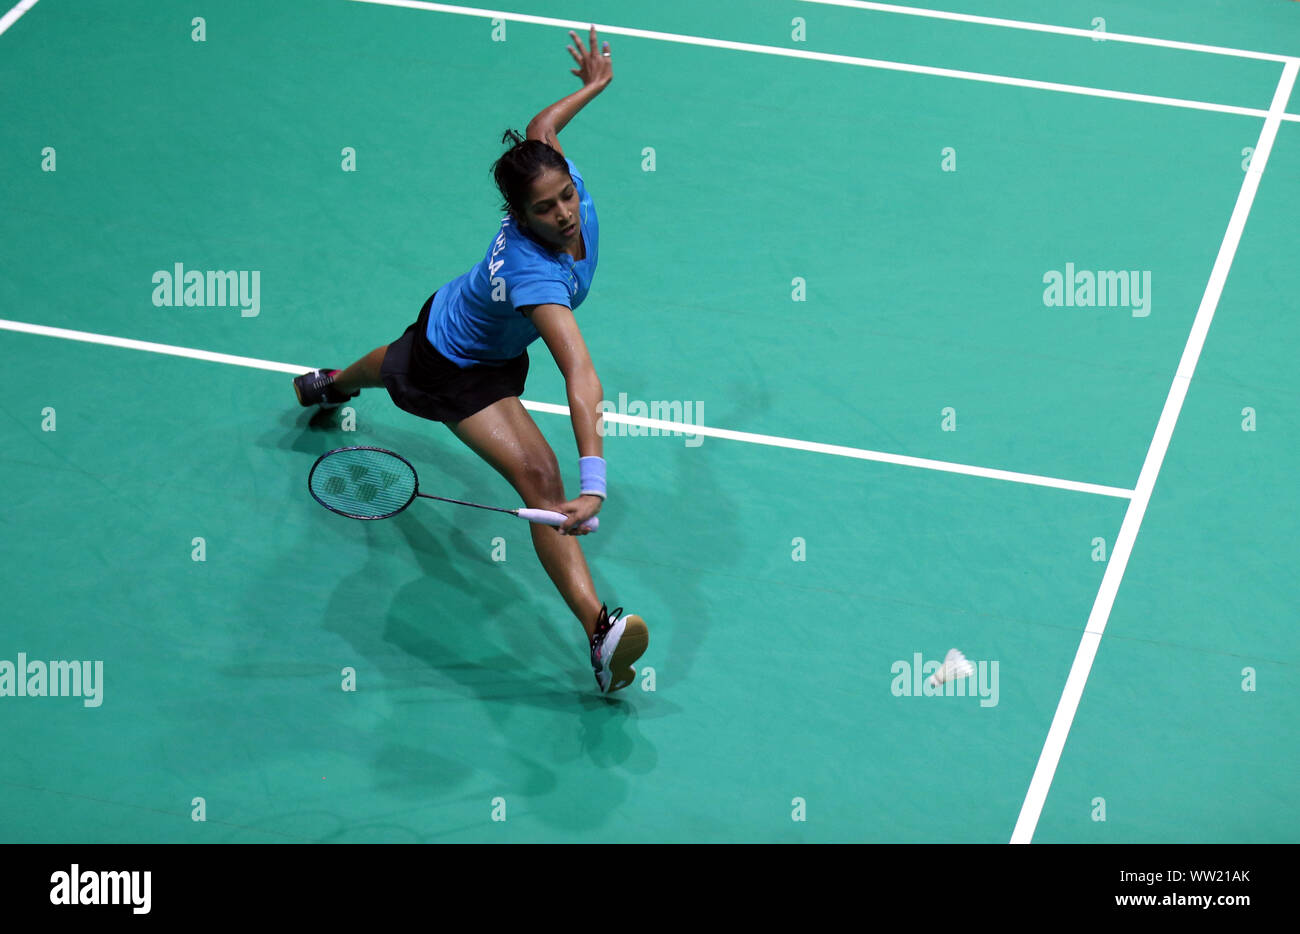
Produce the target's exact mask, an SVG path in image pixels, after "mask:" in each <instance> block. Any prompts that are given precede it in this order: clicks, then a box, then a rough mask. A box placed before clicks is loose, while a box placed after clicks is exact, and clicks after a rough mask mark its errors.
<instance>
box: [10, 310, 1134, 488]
mask: <svg viewBox="0 0 1300 934" xmlns="http://www.w3.org/2000/svg"><path fill="white" fill-rule="evenodd" d="M0 330H4V331H17V332H19V333H22V334H35V335H38V336H40V337H57V338H62V339H63V340H73V341H82V342H85V343H90V344H103V345H106V346H109V347H121V348H124V349H127V350H142V351H145V352H148V353H161V354H168V355H171V356H174V357H188V358H190V359H192V360H206V361H208V362H210V363H225V364H228V365H231V366H245V367H251V368H253V369H258V370H274V371H275V372H278V373H290V374H293V375H294V376H297V375H298V374H299V373H306V372H308V371H310V370H312V369H314V367H310V366H298V365H296V364H292V363H278V362H276V361H274V360H260V359H258V358H256V357H241V356H237V355H235V354H226V353H215V352H213V351H210V350H198V349H195V348H193V347H178V346H176V345H174V344H158V343H154V342H153V341H141V340H134V339H133V338H129V337H113V336H111V335H108V334H94V333H91V332H90V331H74V330H70V329H68V328H55V327H49V326H47V325H44V324H29V323H27V322H25V321H7V320H4V319H0ZM287 394H288V393H287V390H286V397H287ZM521 401H523V405H524V408H527V409H529V410H531V411H534V412H546V413H550V414H553V415H566V416H567V415H569V407H568V406H567V405H556V404H554V403H551V402H530V401H526V400H521ZM605 420H606V421H610V422H622V423H623V424H626V425H638V426H640V427H643V428H654V429H658V430H659V431H661V432H663V431H677V432H682V433H683V434H685V435H705V436H707V437H710V438H724V439H727V440H730V441H744V442H748V443H750V444H763V445H768V446H770V447H780V448H790V449H793V450H797V451H810V452H812V453H815V454H831V455H836V456H839V457H852V458H856V459H858V460H869V461H879V462H881V463H886V464H898V465H900V466H904V467H919V468H922V469H924V470H939V471H943V472H946V473H956V474H965V475H967V476H971V477H985V478H987V479H991V480H1007V481H1011V482H1013V483H1027V484H1031V485H1034V486H1046V487H1053V488H1055V489H1059V490H1071V491H1074V492H1077V493H1094V494H1097V495H1100V496H1115V497H1119V498H1121V499H1128V498H1129V497H1131V496H1132V495H1133V491H1132V490H1125V489H1120V488H1119V487H1112V486H1103V485H1101V484H1098V483H1082V482H1079V481H1077V480H1061V479H1058V478H1056V477H1043V476H1038V475H1036V474H1027V473H1018V472H1016V471H1011V470H997V469H994V468H989V467H974V466H971V465H969V464H955V463H951V462H948V461H938V460H930V459H928V458H924V457H909V456H907V455H904V454H890V453H887V452H885V451H870V450H867V449H865V448H852V447H844V446H843V445H838V444H822V443H820V442H817V441H800V440H797V439H795V438H781V437H777V436H775V435H758V434H753V433H751V432H747V431H731V430H729V429H726V428H711V427H709V426H707V425H692V424H690V423H687V422H670V421H665V420H663V419H658V418H642V417H640V416H637V415H623V414H620V413H617V412H606V413H605Z"/></svg>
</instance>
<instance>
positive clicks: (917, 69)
mask: <svg viewBox="0 0 1300 934" xmlns="http://www.w3.org/2000/svg"><path fill="white" fill-rule="evenodd" d="M353 2H355V3H372V4H375V5H378V6H391V7H403V8H405V9H411V10H425V11H427V12H431V13H451V14H455V15H458V16H477V17H482V18H488V19H504V20H508V21H510V22H518V23H529V24H532V25H536V26H560V27H565V28H568V29H587V28H588V27H589V26H590V25H591V23H590V21H588V20H570V19H557V18H555V17H552V16H534V15H532V14H531V13H509V12H504V11H501V10H487V9H482V8H479V7H467V6H456V5H453V4H448V3H429V2H426V0H353ZM596 28H597V30H598V31H599V32H600V33H601V34H603V35H610V36H629V37H632V38H638V39H653V40H656V41H659V42H675V43H679V44H683V45H698V46H705V47H708V48H714V49H730V50H732V51H737V52H753V53H756V54H760V55H775V56H779V57H782V58H801V59H806V60H809V61H818V62H832V63H836V64H840V65H857V66H859V67H862V68H877V69H881V70H884V71H901V72H908V73H910V74H919V75H933V76H935V77H940V78H959V79H963V80H966V81H980V82H984V83H986V84H1000V85H1007V86H1011V87H1020V88H1032V89H1035V90H1040V91H1057V92H1059V93H1062V94H1081V95H1085V96H1088V97H1103V98H1109V99H1111V100H1121V101H1130V102H1133V103H1143V104H1158V105H1162V106H1165V107H1182V108H1187V109H1190V110H1205V111H1211V112H1214V113H1226V114H1236V115H1238V116H1246V117H1259V118H1266V117H1267V116H1268V111H1266V110H1260V109H1258V108H1255V107H1237V106H1234V105H1231V104H1215V103H1212V102H1210V101H1194V100H1186V99H1184V98H1179V97H1161V96H1158V95H1154V94H1135V93H1132V92H1129V91H1112V90H1108V89H1106V88H1092V87H1085V86H1083V85H1077V84H1061V83H1058V82H1055V81H1035V80H1032V79H1029V78H1012V77H1008V76H1006V75H994V74H987V73H984V72H977V71H961V70H959V69H955V68H937V67H934V66H931V65H912V64H907V63H905V62H891V61H885V60H883V59H875V58H862V57H860V56H855V55H834V54H831V53H829V52H813V51H810V50H807V49H789V48H783V47H781V46H774V45H758V44H755V43H752V42H733V41H731V40H729V39H709V38H705V37H703V36H687V35H683V34H681V33H672V32H656V31H654V30H649V29H634V28H631V27H627V26H610V25H600V24H596ZM1287 119H1294V120H1297V121H1300V115H1296V116H1294V117H1290V116H1289V115H1288V117H1287Z"/></svg>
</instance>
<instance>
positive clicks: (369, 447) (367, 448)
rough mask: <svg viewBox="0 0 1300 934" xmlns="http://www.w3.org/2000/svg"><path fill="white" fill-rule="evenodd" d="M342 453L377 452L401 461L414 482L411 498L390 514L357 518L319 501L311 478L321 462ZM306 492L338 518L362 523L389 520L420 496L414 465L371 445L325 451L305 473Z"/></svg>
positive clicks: (395, 453) (418, 476)
mask: <svg viewBox="0 0 1300 934" xmlns="http://www.w3.org/2000/svg"><path fill="white" fill-rule="evenodd" d="M344 451H378V452H379V453H381V454H387V455H388V456H389V457H395V458H397V459H398V460H399V461H401V462H402V463H403V464H405V465H406V467H407V469H408V470H410V471H411V478H412V479H413V480H414V481H415V486H414V488H413V489H412V490H411V498H410V499H408V500H407V501H406V502H405V503H403V504H402V505H401V506H400V507H399V508H397V509H394V510H393V511H392V512H386V513H384V514H383V515H382V516H358V515H355V514H354V513H350V512H344V511H343V510H342V509H335V508H334V507H333V506H331V505H330V504H329V503H327V502H325V500H323V499H321V498H320V497H319V496H317V495H316V490H315V489H313V488H312V484H311V481H312V477H314V476H315V475H316V468H317V467H319V466H320V465H321V462H322V461H324V460H325V458H327V457H330V456H332V455H334V454H341V453H343V452H344ZM307 492H308V493H310V494H311V498H312V499H314V500H316V502H318V503H320V504H321V505H322V506H324V507H325V508H326V509H328V510H329V511H330V512H332V513H336V514H338V515H340V516H346V517H347V518H349V519H361V520H362V521H369V520H374V519H391V518H392V517H393V516H395V515H397V514H398V513H399V512H401V511H402V510H404V509H406V507H407V506H410V505H411V503H413V502H415V498H416V497H417V496H419V495H420V475H419V473H418V472H416V469H415V465H413V464H412V463H411V462H410V461H408V460H407V459H406V458H405V457H403V456H402V455H400V454H398V453H397V452H396V451H390V450H388V448H381V447H376V446H375V445H373V444H353V445H350V446H348V447H344V448H335V449H334V450H332V451H326V452H325V453H324V454H322V455H321V456H320V457H318V458H316V463H314V464H312V465H311V470H310V471H308V473H307Z"/></svg>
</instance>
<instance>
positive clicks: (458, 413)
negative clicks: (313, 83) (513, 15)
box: [294, 26, 649, 693]
mask: <svg viewBox="0 0 1300 934" xmlns="http://www.w3.org/2000/svg"><path fill="white" fill-rule="evenodd" d="M569 35H570V36H572V37H573V44H574V45H573V46H570V47H569V54H570V55H572V56H573V57H574V59H575V60H576V61H577V63H578V67H577V68H574V69H571V70H572V72H573V74H575V75H577V76H578V77H579V78H580V79H581V80H582V89H581V90H580V91H577V92H575V93H574V94H571V95H569V96H568V97H565V98H563V99H562V100H560V101H557V102H556V103H555V104H552V105H551V106H550V107H548V108H546V109H545V110H543V111H542V112H541V113H539V114H538V115H537V116H535V117H534V118H533V119H532V120H531V121H530V122H529V124H528V128H527V136H526V138H523V137H520V136H519V134H518V133H516V132H514V131H513V130H511V131H508V132H507V133H506V136H505V137H503V142H504V141H505V139H509V140H510V141H511V142H512V143H513V144H514V145H513V146H512V148H511V149H510V150H509V151H507V152H506V153H505V154H504V155H503V156H502V157H501V158H500V159H499V160H498V161H497V162H496V164H495V165H494V167H493V173H494V176H495V178H496V182H497V186H498V188H500V190H501V195H502V197H503V198H504V200H505V203H504V204H503V205H502V208H503V210H505V211H507V215H506V217H504V218H503V219H502V220H501V224H500V227H499V229H498V231H497V233H496V235H495V236H494V237H493V239H492V242H491V244H490V245H489V247H488V250H487V253H486V255H485V256H484V258H483V260H482V261H481V262H480V263H478V264H477V265H475V266H474V268H473V269H471V270H470V271H469V272H467V273H465V274H464V275H462V276H460V277H459V278H456V279H453V280H452V281H451V282H448V283H446V284H445V285H443V286H442V287H441V288H439V289H438V291H437V292H435V293H434V294H433V295H432V296H430V297H429V300H428V301H426V302H425V303H424V307H423V308H421V309H420V314H419V317H418V318H417V319H416V322H415V323H414V324H412V325H411V326H410V327H408V328H407V329H406V332H405V333H404V334H403V335H402V336H401V337H400V338H399V339H398V340H396V341H395V342H393V343H391V344H388V345H385V346H383V347H377V348H376V349H375V350H373V351H371V352H370V353H369V354H367V355H366V356H364V357H362V358H361V359H360V360H358V361H357V362H356V363H353V364H352V365H351V366H349V367H347V368H346V369H344V370H314V371H313V372H311V373H307V374H304V375H303V376H299V377H298V378H296V379H295V380H294V390H295V391H296V392H297V394H298V401H299V402H300V403H302V404H303V405H305V406H311V405H319V406H322V407H326V408H332V407H336V406H338V405H339V404H341V403H342V402H344V401H346V400H347V399H350V398H352V397H353V396H355V395H357V394H358V392H359V391H360V390H361V389H365V388H368V387H378V386H384V387H386V388H387V389H388V393H389V395H390V396H391V397H392V399H393V402H394V403H396V404H397V405H398V406H399V407H400V408H402V409H404V410H405V411H407V412H410V413H412V414H414V415H418V416H420V417H422V418H427V419H431V420H433V421H438V422H443V423H445V424H446V425H447V427H448V428H450V429H451V431H452V432H453V433H454V434H455V435H456V437H458V438H460V440H461V441H463V442H465V444H466V445H468V446H469V447H470V448H471V449H472V450H473V451H475V452H476V453H477V454H478V455H479V456H480V457H482V458H483V459H484V460H485V461H487V462H488V463H489V464H491V465H492V467H493V468H495V469H496V470H497V471H498V472H499V473H500V474H501V475H502V476H503V477H505V478H506V480H507V481H509V483H510V485H511V486H513V487H514V488H515V490H516V492H518V494H519V496H520V497H521V498H522V499H523V501H524V504H525V505H526V506H529V507H532V508H538V509H550V510H553V511H555V512H560V513H563V514H564V515H566V516H568V518H569V522H568V524H567V525H565V526H564V527H563V528H562V529H555V528H552V527H550V526H545V525H537V524H533V523H530V525H529V527H530V529H531V530H532V536H533V547H534V548H535V549H536V551H537V557H538V558H539V559H541V562H542V566H543V567H544V568H545V569H546V573H547V574H548V575H550V578H551V580H552V581H553V582H554V583H555V586H556V588H558V589H559V591H560V594H561V595H562V596H563V597H564V600H565V602H566V603H567V604H568V605H569V609H570V610H572V611H573V613H574V615H575V616H577V618H578V621H579V622H580V623H581V624H582V627H583V629H584V630H585V631H586V633H587V636H588V639H589V641H590V644H591V663H592V668H593V670H594V671H595V675H596V683H597V685H598V686H599V688H600V690H601V691H602V692H605V693H609V692H611V691H616V690H619V689H620V688H624V687H626V686H627V685H628V684H630V683H631V682H632V679H633V677H634V674H635V672H634V671H633V668H632V663H633V662H635V661H636V660H637V659H638V658H640V657H641V654H642V653H643V652H644V651H645V648H646V645H647V644H648V642H649V635H648V632H647V630H646V625H645V622H644V621H643V620H642V619H641V618H640V617H639V616H636V615H627V614H624V613H623V610H622V607H619V608H618V609H616V610H614V611H612V612H610V611H609V610H608V608H607V607H606V605H605V604H604V603H602V602H601V601H600V600H599V599H598V598H597V596H596V588H595V584H594V583H593V582H592V579H591V572H590V570H588V568H587V562H586V559H585V558H584V557H583V554H582V549H581V547H580V546H579V543H578V539H577V536H579V535H585V534H587V532H586V530H585V529H583V528H580V526H581V525H582V523H583V522H585V521H586V520H587V519H589V518H591V517H592V516H594V515H596V513H598V512H599V511H600V507H601V506H602V505H603V504H604V501H605V461H604V457H603V451H604V449H603V444H602V438H601V435H600V432H599V431H598V425H599V423H600V418H601V416H600V401H601V398H602V396H603V390H602V388H601V385H600V380H599V378H598V377H597V376H596V369H595V367H594V366H593V365H592V362H591V357H590V356H589V355H588V353H587V345H586V343H585V342H584V341H583V339H582V333H581V331H580V330H579V329H578V324H577V321H576V320H575V318H574V312H575V311H576V310H577V308H578V306H579V305H581V304H582V301H583V300H584V299H585V298H586V297H587V292H588V290H589V289H590V288H591V280H592V277H593V276H594V275H595V272H596V259H597V255H598V251H599V243H598V238H599V232H600V228H599V225H598V223H597V219H596V208H595V205H594V203H593V202H592V199H591V195H590V194H589V193H588V192H587V189H586V185H585V184H584V182H583V178H582V174H581V173H580V172H579V171H578V168H577V167H576V166H575V165H574V164H573V162H572V161H570V160H569V159H568V158H567V157H566V156H565V155H564V150H563V149H561V148H560V142H559V139H558V138H557V134H558V133H559V132H560V131H561V130H562V129H564V127H565V125H566V124H567V123H568V122H569V121H570V120H571V119H572V118H573V116H574V115H575V114H576V113H577V112H578V111H579V110H581V109H582V108H583V107H584V106H586V104H587V103H588V102H589V101H591V99H592V98H594V97H595V96H596V95H597V94H599V93H600V92H601V91H603V90H604V89H605V87H606V86H608V85H609V83H610V81H611V80H612V79H613V67H612V65H611V61H610V52H609V43H608V42H606V43H605V51H604V52H603V53H598V52H597V38H596V27H595V26H592V27H591V36H590V49H584V48H583V45H582V42H581V40H579V39H578V37H577V35H576V34H575V33H573V32H570V33H569ZM574 46H576V48H574ZM539 337H540V338H541V339H542V340H543V341H545V343H546V346H547V347H548V348H549V349H550V351H551V355H552V356H553V357H554V358H555V362H556V364H558V365H559V368H560V371H561V372H562V373H563V374H564V380H565V386H566V389H567V394H568V400H569V410H570V412H571V414H572V419H573V434H574V438H575V439H576V441H577V445H578V454H579V474H580V477H581V481H582V485H581V488H580V493H579V495H578V496H577V498H575V499H566V497H565V495H564V486H563V483H562V481H561V474H560V468H559V464H558V462H557V461H556V457H555V453H554V452H553V451H552V450H551V448H550V446H549V445H548V444H547V443H546V440H545V438H543V437H542V433H541V432H540V431H539V430H538V429H537V425H536V424H535V423H534V422H533V420H532V417H531V416H530V415H529V414H528V411H527V410H526V409H525V408H524V407H523V405H522V403H520V401H519V395H520V393H522V392H523V389H524V380H525V378H526V377H527V375H528V351H527V350H526V348H527V346H528V345H529V344H531V343H532V342H533V341H535V340H536V339H537V338H539Z"/></svg>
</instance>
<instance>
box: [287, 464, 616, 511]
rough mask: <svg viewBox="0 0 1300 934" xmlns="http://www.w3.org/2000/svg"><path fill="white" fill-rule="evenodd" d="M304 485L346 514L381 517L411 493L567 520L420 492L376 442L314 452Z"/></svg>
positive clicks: (408, 471)
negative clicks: (316, 456)
mask: <svg viewBox="0 0 1300 934" xmlns="http://www.w3.org/2000/svg"><path fill="white" fill-rule="evenodd" d="M307 489H308V490H309V491H310V492H311V495H312V498H313V499H315V500H316V502H318V503H320V504H321V505H322V506H324V507H325V508H326V509H328V510H329V511H330V512H337V513H338V514H339V515H341V516H347V517H348V518H349V519H387V518H389V517H390V516H395V515H397V514H398V513H399V512H401V511H402V510H403V509H405V508H406V507H407V506H409V505H411V503H413V502H415V499H416V497H417V496H423V497H424V498H425V499H436V500H438V501H440V502H443V503H455V504H456V505H458V506H473V507H474V508H475V509H491V510H492V511H494V512H508V513H510V515H512V516H518V517H519V518H520V519H527V520H528V521H529V522H537V523H540V524H541V525H552V526H555V527H557V528H559V527H560V526H563V525H565V524H566V523H567V522H568V521H569V517H568V516H566V515H564V514H563V513H559V512H552V511H551V510H549V509H503V508H501V507H500V506H483V505H481V504H479V503H467V502H465V501H464V500H460V499H448V498H447V497H445V496H434V495H433V494H431V493H421V492H420V478H419V476H418V475H417V474H416V472H415V468H414V467H412V466H411V462H410V461H408V460H407V459H406V458H404V457H402V455H400V454H394V453H393V452H392V451H387V450H385V449H383V448H376V447H347V448H337V449H335V450H333V451H327V452H325V453H324V454H322V455H321V456H320V457H318V458H316V463H314V464H312V467H311V472H310V473H309V474H307ZM599 527H600V520H599V519H598V518H596V517H595V516H592V517H591V518H590V519H588V520H587V521H586V522H584V523H582V525H581V526H580V528H584V529H589V530H591V531H592V532H594V531H596V529H597V528H599Z"/></svg>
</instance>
